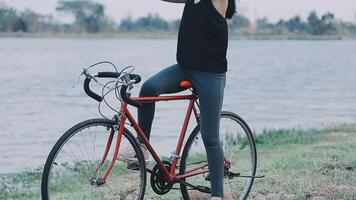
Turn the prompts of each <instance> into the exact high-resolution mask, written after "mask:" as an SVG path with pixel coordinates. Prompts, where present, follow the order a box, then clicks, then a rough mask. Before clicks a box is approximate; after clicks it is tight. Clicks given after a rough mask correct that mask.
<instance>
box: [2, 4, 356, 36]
mask: <svg viewBox="0 0 356 200" xmlns="http://www.w3.org/2000/svg"><path fill="white" fill-rule="evenodd" d="M56 10H57V11H58V12H63V13H67V14H69V15H72V16H73V18H74V19H75V20H74V22H73V23H60V22H58V21H57V20H56V19H54V18H53V17H52V16H51V15H41V14H38V13H35V12H33V11H31V10H25V11H22V12H20V11H17V10H16V9H14V8H12V7H10V6H7V5H6V4H4V3H0V32H7V33H12V32H24V33H42V32H50V33H82V32H87V33H102V32H104V33H105V32H111V33H115V32H133V31H142V30H143V31H177V30H178V28H179V24H180V20H173V21H167V20H165V19H164V18H162V17H161V16H159V15H158V14H148V15H147V16H144V17H140V18H138V19H133V18H132V17H127V18H125V19H123V20H121V21H120V22H119V23H117V22H115V21H114V20H112V19H110V18H109V17H108V16H107V15H106V14H105V7H104V6H103V5H102V4H100V3H98V2H94V1H91V0H86V1H83V0H76V1H65V0H60V1H58V4H57V7H56ZM228 24H229V29H230V30H232V31H235V32H248V33H255V34H259V33H260V34H290V33H293V34H308V35H340V34H342V35H343V34H356V25H355V24H354V23H347V22H343V21H341V20H337V19H336V17H335V16H334V14H332V13H329V12H328V13H325V14H323V15H321V16H320V17H319V16H318V15H317V13H316V12H315V11H312V12H311V13H310V14H309V16H308V17H307V19H306V20H305V21H304V20H303V19H302V18H301V17H300V16H294V17H292V18H290V19H288V20H280V21H278V22H277V23H272V22H269V20H268V18H266V17H264V18H260V19H257V20H256V21H250V20H249V19H248V18H247V17H245V16H243V15H241V14H237V15H235V16H234V17H233V18H232V19H231V20H229V21H228Z"/></svg>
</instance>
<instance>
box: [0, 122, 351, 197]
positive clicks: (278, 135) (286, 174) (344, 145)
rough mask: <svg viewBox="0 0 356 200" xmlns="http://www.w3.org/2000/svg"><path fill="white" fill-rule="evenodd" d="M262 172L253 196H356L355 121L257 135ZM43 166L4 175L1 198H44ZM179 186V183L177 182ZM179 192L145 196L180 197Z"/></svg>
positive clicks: (0, 188)
mask: <svg viewBox="0 0 356 200" xmlns="http://www.w3.org/2000/svg"><path fill="white" fill-rule="evenodd" d="M255 141H256V146H257V150H258V169H257V174H258V175H265V176H266V177H265V178H262V179H256V180H255V183H254V185H253V188H252V191H251V193H250V199H268V200H269V199H350V200H351V199H356V156H355V153H356V124H345V125H341V126H337V127H332V128H324V129H308V130H300V129H288V130H265V131H263V132H262V133H261V134H258V135H257V136H255ZM41 171H42V169H36V170H32V171H27V172H23V173H20V174H15V175H7V176H1V177H0V199H9V200H19V199H21V200H32V199H40V189H39V186H40V179H41V173H42V172H41ZM175 187H179V186H178V185H176V186H175ZM180 198H181V195H180V192H179V190H172V191H171V192H170V193H169V194H167V195H164V196H158V195H155V194H154V192H153V191H152V189H151V187H150V186H149V174H148V177H147V188H146V196H145V199H180Z"/></svg>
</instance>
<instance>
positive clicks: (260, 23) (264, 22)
mask: <svg viewBox="0 0 356 200" xmlns="http://www.w3.org/2000/svg"><path fill="white" fill-rule="evenodd" d="M256 25H257V28H258V29H261V30H263V29H271V28H273V24H271V23H270V22H269V21H268V19H267V17H264V18H262V19H257V20H256Z"/></svg>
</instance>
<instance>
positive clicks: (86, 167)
mask: <svg viewBox="0 0 356 200" xmlns="http://www.w3.org/2000/svg"><path fill="white" fill-rule="evenodd" d="M112 130H115V131H114V132H112ZM117 132H118V131H117V126H116V124H115V122H113V121H110V120H105V119H92V120H88V121H84V122H82V123H79V124H77V125H75V126H74V127H72V128H71V129H69V130H68V131H67V132H66V133H65V134H64V135H63V136H62V137H61V138H60V139H59V140H58V141H57V143H56V144H55V146H54V147H53V149H52V151H51V152H50V154H49V156H48V158H47V161H46V164H45V167H44V170H43V176H42V184H41V192H42V199H43V200H47V199H50V200H51V199H56V200H58V199H59V200H60V199H63V200H64V199H88V200H89V199H90V200H91V199H92V200H94V199H95V200H96V199H143V196H144V193H145V185H146V168H145V160H144V157H143V154H142V151H141V149H140V148H139V146H138V144H137V142H136V140H135V138H134V137H133V135H132V134H131V133H130V132H129V131H128V130H127V129H125V130H124V134H123V137H122V140H121V143H120V149H123V148H125V147H128V146H131V147H132V148H133V149H134V150H135V152H136V157H137V163H138V165H137V166H136V168H135V170H132V169H128V168H127V166H128V164H129V163H126V162H122V161H116V163H115V165H114V167H113V169H112V171H111V173H110V175H109V176H108V178H107V180H106V183H104V184H97V183H98V182H97V181H98V180H100V178H101V177H103V176H104V173H105V172H106V170H107V167H108V165H109V163H110V161H111V159H112V156H113V151H114V149H115V144H116V138H117V135H118V134H117ZM111 134H113V140H112V144H111V148H110V150H109V151H108V156H107V159H106V160H105V161H104V162H102V160H103V155H104V153H105V149H106V146H107V143H108V139H109V137H110V135H111ZM101 163H102V164H101Z"/></svg>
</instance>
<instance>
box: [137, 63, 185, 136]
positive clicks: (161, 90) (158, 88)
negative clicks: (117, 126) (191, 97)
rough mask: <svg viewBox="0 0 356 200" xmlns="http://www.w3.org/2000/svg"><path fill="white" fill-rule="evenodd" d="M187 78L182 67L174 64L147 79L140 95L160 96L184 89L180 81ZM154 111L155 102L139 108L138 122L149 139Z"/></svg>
mask: <svg viewBox="0 0 356 200" xmlns="http://www.w3.org/2000/svg"><path fill="white" fill-rule="evenodd" d="M185 79H186V75H185V73H184V70H183V69H182V67H181V66H179V65H172V66H170V67H168V68H165V69H163V70H162V71H160V72H159V73H157V74H156V75H154V76H152V77H151V78H149V79H148V80H147V81H145V83H144V84H143V85H142V87H141V90H140V97H149V96H159V95H161V94H170V93H176V92H180V91H183V90H185V89H184V88H182V87H180V86H179V83H180V82H181V81H182V80H185ZM154 112H155V103H145V104H143V106H142V107H141V108H139V109H138V124H139V125H140V127H141V129H142V130H143V132H144V133H145V136H146V137H147V139H149V138H150V134H151V127H152V122H153V117H154ZM138 139H139V138H138ZM139 140H140V139H139Z"/></svg>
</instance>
